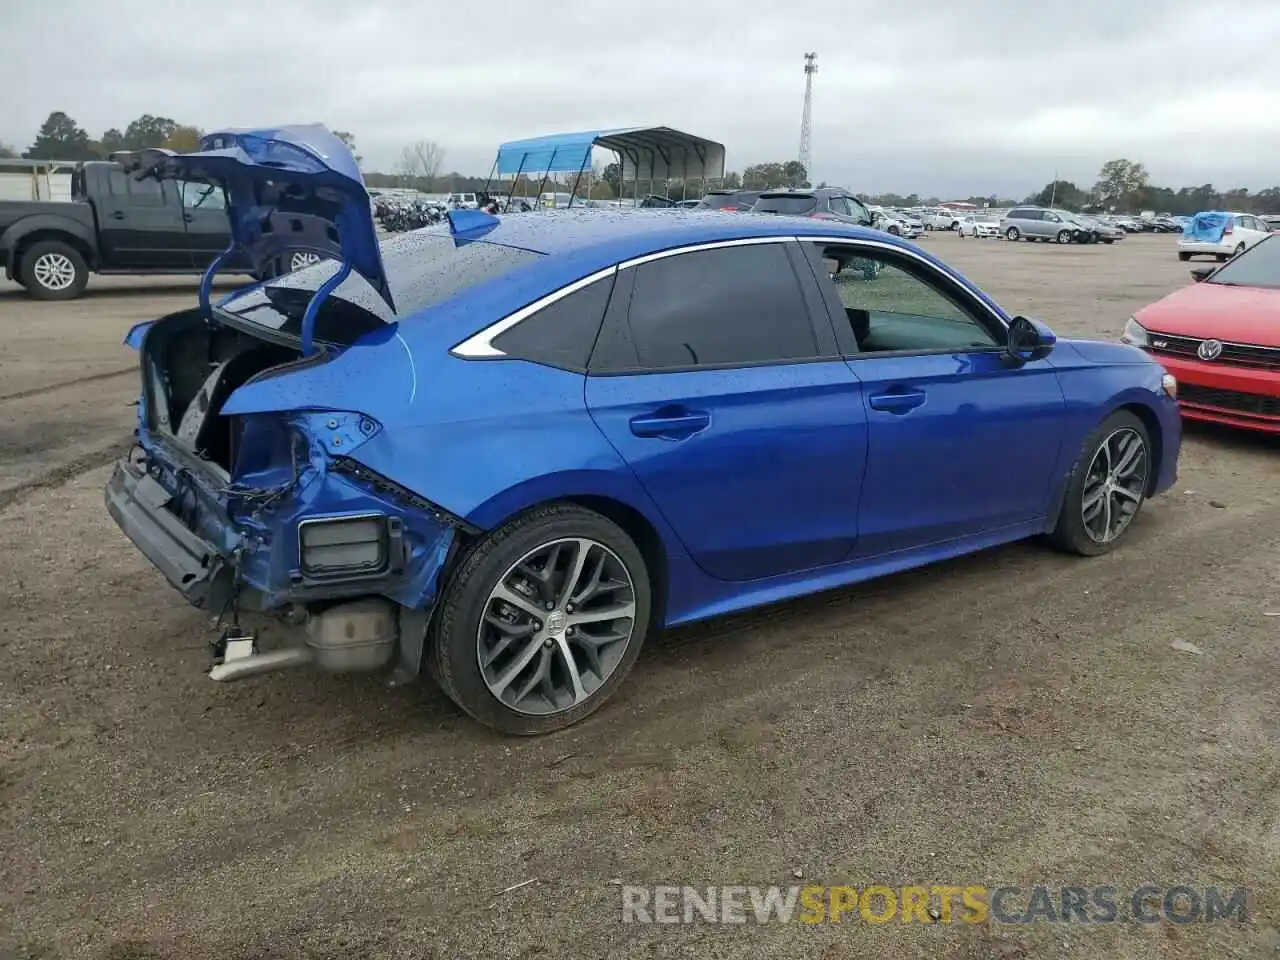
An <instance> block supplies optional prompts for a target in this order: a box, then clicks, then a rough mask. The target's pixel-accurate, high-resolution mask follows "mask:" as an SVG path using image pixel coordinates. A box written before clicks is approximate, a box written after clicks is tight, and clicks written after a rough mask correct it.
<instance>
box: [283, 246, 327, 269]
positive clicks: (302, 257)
mask: <svg viewBox="0 0 1280 960" xmlns="http://www.w3.org/2000/svg"><path fill="white" fill-rule="evenodd" d="M285 262H286V263H287V264H288V266H289V272H290V273H292V272H293V271H294V270H301V269H302V268H303V267H309V266H311V265H312V264H316V263H319V262H320V254H318V253H312V252H311V251H310V250H295V251H293V253H291V254H289V256H288V259H287V260H286V261H285Z"/></svg>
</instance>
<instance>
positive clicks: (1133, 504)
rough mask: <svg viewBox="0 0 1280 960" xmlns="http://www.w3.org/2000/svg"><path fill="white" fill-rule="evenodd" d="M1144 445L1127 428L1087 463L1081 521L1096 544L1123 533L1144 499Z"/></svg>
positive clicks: (1104, 443) (1146, 464) (1147, 467)
mask: <svg viewBox="0 0 1280 960" xmlns="http://www.w3.org/2000/svg"><path fill="white" fill-rule="evenodd" d="M1149 471H1150V463H1149V459H1148V457H1147V444H1146V441H1145V440H1143V438H1142V436H1141V435H1140V434H1139V433H1138V432H1137V431H1136V430H1133V429H1130V428H1129V427H1123V428H1121V429H1119V430H1116V431H1115V432H1113V433H1111V434H1109V435H1108V436H1107V438H1106V439H1105V440H1103V441H1102V443H1101V444H1099V445H1098V449H1097V450H1096V451H1095V452H1094V454H1093V459H1092V460H1090V461H1089V469H1088V471H1087V472H1086V473H1085V481H1084V487H1083V490H1082V493H1081V497H1080V519H1081V520H1082V521H1083V522H1084V530H1085V533H1086V534H1088V535H1089V539H1091V540H1093V541H1094V542H1095V543H1109V542H1111V541H1112V540H1115V539H1116V538H1118V537H1119V536H1120V534H1122V533H1124V531H1125V530H1126V529H1127V528H1128V526H1129V523H1130V522H1131V521H1132V520H1133V518H1134V515H1135V514H1137V512H1138V507H1140V506H1141V505H1142V500H1143V498H1144V497H1145V496H1146V490H1147V475H1148V472H1149Z"/></svg>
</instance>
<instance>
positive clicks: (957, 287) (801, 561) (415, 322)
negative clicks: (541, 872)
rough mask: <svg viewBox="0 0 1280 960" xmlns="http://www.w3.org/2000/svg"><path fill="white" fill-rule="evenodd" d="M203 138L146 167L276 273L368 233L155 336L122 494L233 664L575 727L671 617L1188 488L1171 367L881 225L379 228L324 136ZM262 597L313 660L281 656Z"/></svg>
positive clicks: (695, 216)
mask: <svg viewBox="0 0 1280 960" xmlns="http://www.w3.org/2000/svg"><path fill="white" fill-rule="evenodd" d="M202 147H203V148H202V150H201V151H200V152H198V153H194V154H185V155H182V154H178V155H175V154H171V153H168V152H166V151H143V152H141V153H137V154H127V155H121V156H120V157H119V158H118V159H119V160H120V162H122V163H124V164H125V166H126V167H127V168H128V169H130V170H131V171H132V172H133V173H134V175H135V176H138V177H147V176H152V177H160V178H166V177H169V178H177V179H182V180H186V181H197V182H205V183H212V184H215V185H217V186H219V187H221V188H222V189H223V190H224V191H225V193H226V201H227V204H226V205H227V210H228V216H229V218H230V220H231V226H232V234H233V237H234V238H235V243H236V245H237V249H239V250H242V251H247V252H249V253H250V255H251V256H254V257H258V258H262V259H264V260H265V259H268V258H269V257H270V256H272V250H273V249H274V247H275V246H278V245H279V244H280V243H282V242H285V240H286V239H287V237H285V238H282V237H281V233H282V232H284V233H288V232H289V231H290V229H291V228H290V224H291V223H292V222H293V221H294V220H299V221H300V222H301V226H299V227H298V228H297V229H296V231H295V232H297V233H300V234H304V235H307V234H310V235H317V236H319V235H322V234H324V232H325V229H323V228H327V229H328V230H329V231H330V236H329V239H330V240H333V241H336V242H337V244H338V246H339V247H340V249H341V251H342V255H341V259H339V260H330V261H326V262H322V263H319V264H317V265H314V266H310V267H307V268H305V269H302V270H299V271H296V272H294V273H291V274H288V275H286V276H283V277H278V278H276V279H273V280H269V281H267V282H265V283H262V284H258V285H255V286H252V287H249V288H247V289H244V290H240V291H236V292H235V293H232V294H230V295H229V296H227V297H224V298H223V299H222V300H220V301H217V302H215V301H214V300H213V298H212V294H211V289H210V283H209V282H208V279H209V278H207V279H206V282H205V283H204V284H203V285H202V288H201V296H200V303H199V304H198V305H194V306H193V307H192V308H191V309H188V310H183V311H180V312H178V313H175V314H172V315H170V316H166V317H163V318H160V319H157V320H154V321H149V322H147V323H144V324H140V325H139V327H137V328H135V330H134V331H132V332H131V333H130V336H129V342H130V343H131V344H132V345H134V346H135V347H137V348H138V349H139V351H140V363H141V380H142V392H141V401H140V404H139V419H138V427H137V444H136V446H135V449H134V451H133V452H132V453H131V455H130V456H129V457H127V458H126V459H125V460H124V461H122V462H121V463H120V464H119V465H118V466H117V469H116V470H115V473H114V475H113V477H112V478H111V480H110V482H109V484H108V487H107V490H106V502H107V507H108V509H109V511H110V513H111V515H112V517H114V519H115V520H116V522H117V523H118V524H119V526H120V527H121V528H122V530H123V531H124V532H125V534H126V535H127V536H128V537H129V538H130V539H131V540H132V541H133V542H134V543H135V544H136V545H137V547H138V549H139V550H140V551H141V552H142V553H143V554H144V555H145V556H146V557H147V558H148V559H150V560H151V562H152V563H153V564H154V565H155V566H156V567H158V568H159V569H160V571H162V572H163V573H164V575H165V576H166V577H167V578H168V579H169V581H170V582H171V583H172V584H173V586H174V587H175V588H176V589H177V590H178V591H180V592H181V593H182V594H183V595H184V596H185V598H186V599H187V600H188V601H189V602H191V603H192V604H194V605H196V606H197V607H200V608H202V609H204V610H206V611H208V612H209V613H210V614H212V615H217V616H219V617H221V618H222V621H223V623H224V624H227V625H228V626H227V629H226V630H225V631H224V632H223V634H222V636H221V637H220V638H219V639H218V641H217V642H215V644H214V661H213V666H212V669H211V675H212V676H213V677H215V678H216V679H222V680H231V679H237V678H241V677H246V676H251V675H254V674H259V673H264V672H267V671H270V670H275V669H279V668H282V667H285V666H295V665H302V664H309V665H311V666H313V667H317V668H320V669H324V670H367V671H386V672H387V673H388V674H390V675H393V676H399V677H403V678H408V677H416V676H418V675H420V674H421V673H423V672H425V673H427V674H429V675H431V676H433V677H434V678H435V679H436V680H437V682H438V683H439V684H440V686H441V687H442V688H443V689H444V691H445V692H446V693H447V694H448V695H449V696H450V697H451V698H452V699H453V700H454V701H455V702H456V703H457V704H458V705H459V706H460V707H461V708H462V709H463V710H465V711H466V712H467V713H469V714H470V715H471V716H473V717H475V718H476V719H477V720H479V721H481V722H482V723H485V724H488V725H490V726H492V727H494V728H497V729H499V730H502V731H506V732H509V733H515V734H535V733H542V732H546V731H550V730H555V729H557V728H561V727H564V726H566V725H568V724H571V723H573V722H575V721H577V720H580V719H582V718H583V717H585V716H587V715H588V714H590V713H591V712H592V711H594V710H596V709H597V708H598V707H600V705H601V704H602V703H603V702H604V701H605V700H607V699H608V697H609V696H610V695H611V694H612V693H613V691H614V690H616V689H617V687H618V685H619V684H620V683H622V681H623V679H624V678H625V676H626V675H627V672H628V670H629V669H630V667H631V665H632V664H633V663H634V662H635V660H636V657H637V655H638V654H639V652H640V648H641V645H642V644H643V642H644V639H645V636H646V635H647V634H648V633H649V632H650V631H652V630H654V629H658V628H661V627H666V626H671V625H674V624H682V623H687V622H690V621H694V620H700V619H703V618H707V617H713V616H717V615H719V614H724V613H728V612H730V611H737V610H743V609H746V608H750V607H755V606H759V605H761V604H766V603H771V602H774V601H778V600H784V599H786V598H789V597H795V596H798V595H801V594H807V593H811V592H814V591H818V590H824V589H828V588H832V587H839V586H843V585H845V584H850V583H855V582H858V581H861V580H865V579H868V578H870V577H876V576H880V575H882V574H887V573H891V572H894V571H898V570H903V569H906V568H909V567H916V566H919V565H922V564H926V563H930V562H933V561H936V560H942V559H945V558H948V557H954V556H957V555H959V554H964V553H968V552H971V551H975V550H981V549H983V548H986V547H991V546H994V545H996V544H1001V543H1005V542H1008V541H1012V540H1017V539H1020V538H1025V537H1031V536H1035V535H1041V534H1043V535H1047V539H1048V540H1049V541H1050V542H1052V543H1053V544H1055V545H1057V546H1058V547H1060V548H1062V549H1065V550H1068V551H1072V552H1074V553H1077V554H1083V555H1087V556H1092V555H1097V554H1101V553H1104V552H1106V551H1108V550H1110V549H1112V548H1113V547H1115V546H1116V545H1117V543H1118V542H1119V541H1120V540H1121V539H1122V538H1123V537H1124V535H1125V533H1126V532H1127V531H1128V530H1129V528H1130V526H1131V525H1132V523H1133V521H1134V518H1135V517H1136V516H1137V514H1138V512H1139V509H1140V508H1141V506H1142V504H1143V502H1144V501H1145V500H1146V498H1148V497H1150V496H1153V495H1155V494H1158V493H1160V492H1162V491H1164V490H1167V489H1168V488H1169V487H1170V485H1171V484H1172V483H1173V482H1174V479H1175V474H1176V469H1177V460H1178V451H1179V446H1180V442H1181V427H1180V421H1179V416H1178V410H1177V406H1176V403H1175V394H1176V390H1177V385H1176V382H1175V381H1174V379H1173V378H1172V377H1171V376H1169V375H1168V374H1167V373H1166V372H1165V370H1164V369H1163V368H1162V367H1161V366H1159V365H1158V364H1157V363H1155V362H1153V361H1152V360H1151V359H1150V358H1149V357H1148V356H1147V355H1146V354H1144V353H1143V352H1142V351H1140V350H1138V349H1136V348H1133V347H1129V346H1126V345H1123V344H1118V343H1102V342H1093V341H1077V340H1059V339H1056V338H1055V337H1054V335H1053V333H1052V332H1050V330H1049V329H1048V328H1047V327H1046V326H1044V325H1043V324H1042V323H1039V322H1037V321H1035V320H1030V319H1028V318H1024V317H1020V316H1010V315H1009V314H1008V313H1006V312H1005V311H1004V310H1002V309H1001V308H1000V307H999V306H998V305H997V304H996V303H994V302H993V301H992V300H991V299H990V298H988V297H987V296H985V295H984V294H983V293H982V292H981V291H979V290H978V289H977V288H976V287H975V286H974V285H973V284H971V283H969V282H968V281H967V280H966V279H965V278H964V277H962V276H960V275H959V274H957V273H956V272H955V271H953V270H951V269H949V268H948V267H947V266H946V265H944V264H942V263H940V262H939V261H938V260H937V259H935V258H934V257H932V256H930V255H929V254H927V253H925V252H923V251H922V250H920V249H918V248H917V247H915V246H913V245H911V244H909V243H906V242H902V241H900V240H898V239H896V238H894V237H890V236H888V235H886V234H884V233H882V232H880V231H875V230H870V229H864V228H860V227H853V226H845V225H841V224H836V223H832V222H829V221H820V220H808V219H792V218H786V217H770V216H763V215H756V216H753V215H736V216H726V215H722V214H718V213H690V214H681V213H675V214H673V213H671V212H669V211H664V212H660V213H653V214H650V213H647V212H645V211H620V212H611V211H597V210H590V211H583V212H581V213H578V212H575V211H550V212H547V213H537V212H534V213H524V214H516V215H511V216H505V217H502V218H496V217H491V216H488V215H486V214H484V213H480V212H475V211H455V212H454V213H453V214H451V215H450V217H449V219H448V222H447V223H444V224H441V225H439V226H437V227H430V228H427V229H424V230H420V231H417V232H415V233H411V234H407V235H402V236H398V237H396V238H395V239H391V240H387V241H386V242H383V243H381V244H379V243H378V240H377V237H376V234H375V231H374V227H373V221H372V218H371V215H370V211H369V204H368V199H367V195H366V194H365V192H364V188H363V184H362V182H361V181H360V178H359V173H358V172H357V170H356V168H355V165H354V162H353V161H352V160H351V157H350V154H349V152H347V151H346V148H345V147H343V146H342V145H341V143H339V142H337V141H335V140H333V138H332V137H331V136H330V135H329V134H328V133H327V132H326V131H324V130H323V128H282V129H276V130H259V131H228V132H225V133H220V134H213V135H211V136H210V137H208V138H206V140H205V142H204V144H203V145H202ZM317 225H320V228H317ZM215 269H216V268H215ZM211 276H212V271H211V273H210V278H211ZM249 611H256V612H269V613H272V614H278V615H280V616H282V617H285V618H287V620H288V621H289V622H290V623H292V624H294V625H295V626H296V627H297V637H298V642H297V643H296V645H290V646H285V647H282V648H278V649H273V650H268V649H259V647H258V644H257V641H256V640H255V639H254V637H253V636H252V635H250V632H249V631H248V630H247V629H244V628H242V627H241V626H240V615H241V614H242V613H247V612H249Z"/></svg>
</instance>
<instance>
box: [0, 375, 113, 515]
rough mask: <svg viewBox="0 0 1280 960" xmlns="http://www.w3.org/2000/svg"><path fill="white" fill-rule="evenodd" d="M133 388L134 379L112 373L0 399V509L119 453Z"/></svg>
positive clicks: (100, 463)
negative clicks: (31, 492)
mask: <svg viewBox="0 0 1280 960" xmlns="http://www.w3.org/2000/svg"><path fill="white" fill-rule="evenodd" d="M130 372H132V371H130ZM136 392H137V384H136V382H135V381H134V379H132V378H129V377H125V376H123V375H122V374H121V373H111V374H105V375H94V376H90V377H86V378H83V379H81V380H78V381H73V382H70V383H64V384H57V385H49V386H48V387H40V388H33V389H31V390H27V391H21V392H20V394H18V395H11V396H9V397H7V398H0V510H4V509H6V508H8V507H9V506H11V505H12V504H13V503H15V502H16V501H18V500H20V499H22V498H23V497H24V496H26V495H27V494H28V493H30V491H32V490H36V489H40V488H43V487H49V486H54V485H57V484H58V483H61V482H63V481H65V480H67V479H69V478H70V477H73V476H75V475H76V474H78V473H82V472H84V471H85V470H91V469H93V468H94V467H97V466H100V465H102V464H104V463H108V462H110V461H111V459H112V458H113V457H116V456H119V455H120V454H122V453H123V452H124V450H126V449H127V448H128V445H129V442H130V438H131V436H132V433H133V428H134V425H135V423H136V422H137V408H136V407H134V406H133V404H132V401H133V399H134V397H135V396H136Z"/></svg>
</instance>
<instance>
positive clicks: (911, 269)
mask: <svg viewBox="0 0 1280 960" xmlns="http://www.w3.org/2000/svg"><path fill="white" fill-rule="evenodd" d="M817 252H818V253H819V255H820V257H821V258H822V262H823V267H824V269H825V271H826V275H827V278H828V280H827V282H829V283H830V284H831V286H832V288H833V289H834V293H835V296H836V298H837V299H838V300H839V303H840V307H841V308H842V310H843V311H844V315H845V318H846V320H847V322H848V323H849V326H850V328H851V329H852V331H853V335H854V339H855V340H856V341H857V344H858V350H859V352H860V353H869V354H875V353H903V352H906V353H935V352H942V351H962V352H971V351H975V350H990V349H993V348H996V347H998V346H999V345H1000V343H1001V342H1002V341H1001V339H1000V336H999V330H998V324H997V323H996V321H995V320H994V319H993V318H990V317H985V316H983V314H982V313H981V312H979V311H978V310H977V309H975V308H974V307H973V306H972V305H969V304H966V303H965V302H964V298H963V294H962V293H960V292H959V291H958V290H953V289H949V282H948V281H946V280H945V278H943V277H940V276H935V275H933V273H932V271H931V270H930V269H929V268H927V267H923V266H918V265H916V264H914V263H911V262H910V261H909V260H908V259H907V258H905V257H900V256H897V255H893V254H889V253H886V252H882V251H879V250H858V249H853V248H848V247H838V246H831V245H819V249H818V251H817ZM979 318H981V319H979Z"/></svg>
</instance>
